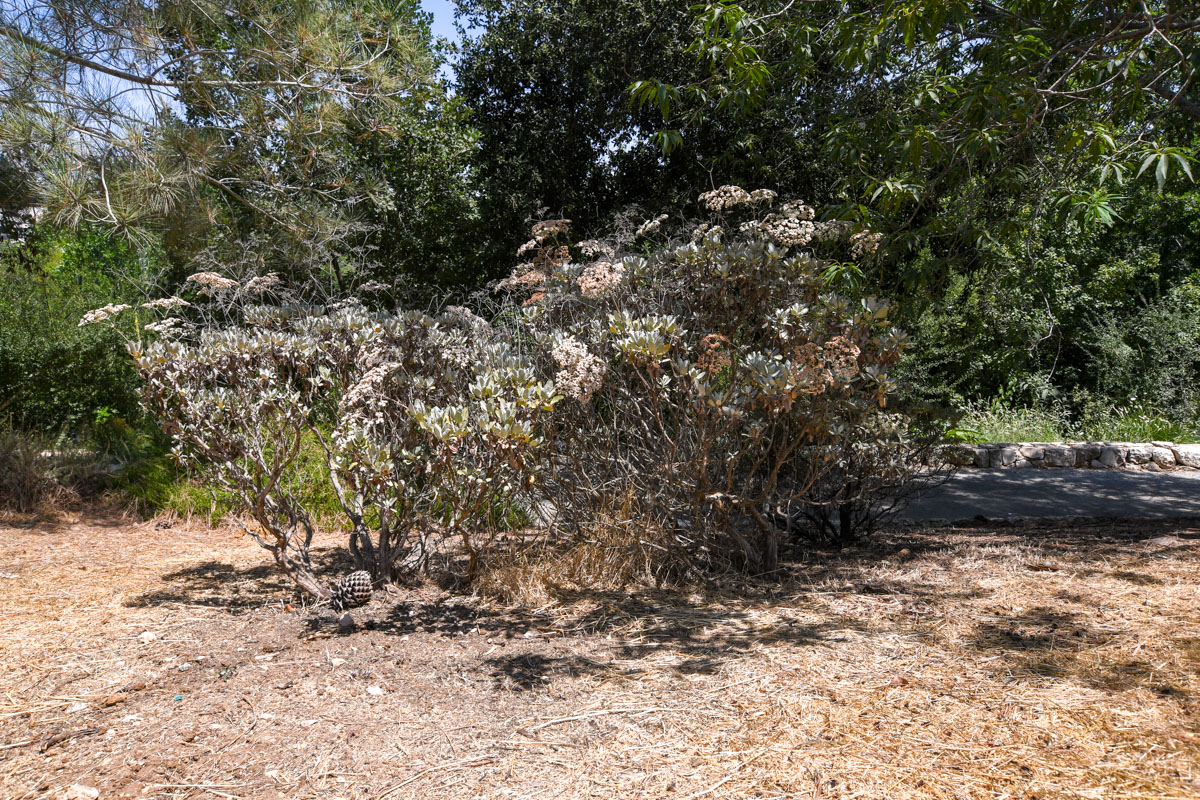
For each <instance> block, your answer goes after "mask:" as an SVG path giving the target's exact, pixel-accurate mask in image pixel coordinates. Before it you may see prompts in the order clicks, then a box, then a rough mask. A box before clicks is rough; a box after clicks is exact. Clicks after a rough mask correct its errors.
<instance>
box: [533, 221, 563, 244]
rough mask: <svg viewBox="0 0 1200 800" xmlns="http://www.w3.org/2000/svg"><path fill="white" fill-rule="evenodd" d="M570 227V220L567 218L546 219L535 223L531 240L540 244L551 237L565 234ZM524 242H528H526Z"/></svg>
mask: <svg viewBox="0 0 1200 800" xmlns="http://www.w3.org/2000/svg"><path fill="white" fill-rule="evenodd" d="M570 229H571V220H569V219H547V220H542V221H541V222H538V223H535V224H534V226H533V230H532V231H531V232H532V234H533V241H534V242H536V243H537V244H542V243H543V242H545V241H546V240H547V239H550V238H552V237H555V236H560V235H564V236H565V235H566V233H567V232H568V231H569V230H570ZM526 244H529V243H528V242H526ZM531 249H532V248H531Z"/></svg>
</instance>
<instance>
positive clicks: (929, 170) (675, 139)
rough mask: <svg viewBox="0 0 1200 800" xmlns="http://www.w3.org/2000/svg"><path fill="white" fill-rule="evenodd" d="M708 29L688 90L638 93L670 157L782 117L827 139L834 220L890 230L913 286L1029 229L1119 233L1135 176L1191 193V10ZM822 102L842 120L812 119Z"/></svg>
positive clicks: (1059, 10) (1199, 24)
mask: <svg viewBox="0 0 1200 800" xmlns="http://www.w3.org/2000/svg"><path fill="white" fill-rule="evenodd" d="M699 23H700V27H701V30H700V33H699V35H698V36H697V37H696V39H695V40H694V42H693V43H692V51H693V53H694V54H695V55H696V57H697V63H696V69H695V70H694V71H693V73H692V75H691V78H690V79H689V80H686V81H679V82H670V81H664V80H661V79H657V78H658V76H655V75H653V74H650V75H647V76H646V78H651V79H645V80H641V81H639V82H636V83H635V84H634V85H633V87H632V92H633V95H634V97H635V98H636V99H637V100H638V101H639V102H640V103H641V104H643V105H646V106H651V107H655V108H658V109H659V110H660V111H661V112H662V113H663V115H664V117H665V118H666V119H667V120H668V123H667V127H665V128H664V129H663V130H661V131H660V132H659V141H660V143H661V144H662V145H663V147H664V149H666V150H670V149H671V148H672V147H675V146H678V144H679V143H680V142H684V141H686V140H687V137H688V136H689V135H690V131H691V130H692V129H693V128H694V127H696V126H698V125H702V124H703V123H704V122H705V121H706V120H708V119H710V118H712V117H713V116H727V115H731V116H734V117H739V118H748V117H749V118H753V117H754V116H755V115H757V114H759V113H762V110H763V109H764V108H777V107H778V106H779V105H780V104H783V105H785V106H789V105H790V107H791V114H792V116H793V117H794V118H795V119H796V120H797V121H798V126H799V127H804V126H807V125H817V126H818V127H819V130H818V131H817V133H818V134H819V136H820V137H821V140H822V150H821V154H822V157H823V158H825V159H827V160H828V162H829V163H830V165H831V166H832V167H834V168H835V169H836V173H837V186H836V190H837V192H838V193H839V194H840V196H841V203H840V207H839V208H837V209H835V210H834V213H836V214H838V215H840V216H843V217H855V218H858V219H860V220H861V221H863V222H865V223H869V224H871V225H872V226H873V227H877V228H878V229H880V230H883V231H886V232H887V233H888V234H889V237H890V241H889V247H888V251H889V252H890V253H891V257H892V259H893V261H895V262H899V263H903V264H904V265H905V266H906V270H905V273H904V275H903V276H901V277H902V278H903V279H904V280H906V281H909V282H912V283H923V282H926V281H928V280H929V279H931V278H935V279H936V278H938V277H941V276H944V274H945V273H944V267H945V266H946V264H947V263H949V262H951V261H954V260H967V261H969V260H972V259H977V258H979V257H981V256H986V255H987V254H988V252H989V251H990V250H992V249H994V248H996V247H997V246H998V243H999V241H1000V240H1001V239H1002V238H1003V237H1005V236H1008V235H1013V234H1017V235H1019V234H1020V233H1021V228H1020V224H1019V222H1018V221H1019V220H1021V219H1023V218H1027V212H1032V213H1034V214H1035V215H1039V216H1047V217H1048V216H1056V217H1058V218H1060V219H1062V218H1068V217H1073V218H1076V219H1080V220H1083V221H1085V222H1089V223H1100V224H1109V223H1111V222H1112V221H1113V216H1114V213H1115V210H1114V208H1115V203H1116V201H1117V199H1118V198H1119V196H1120V194H1121V193H1122V192H1123V191H1124V189H1123V188H1122V187H1123V186H1124V185H1125V184H1127V183H1128V182H1129V181H1130V180H1131V179H1133V178H1134V177H1136V176H1138V175H1139V174H1141V175H1143V176H1153V177H1154V179H1155V182H1156V185H1157V188H1158V189H1160V190H1161V189H1162V188H1164V187H1165V185H1166V184H1167V182H1168V181H1169V180H1171V179H1172V178H1173V176H1175V175H1184V176H1185V177H1186V178H1190V177H1191V157H1192V145H1193V141H1194V131H1195V128H1194V126H1195V123H1196V121H1198V120H1200V95H1198V94H1197V93H1198V91H1200V90H1198V89H1197V87H1196V85H1195V83H1196V82H1195V77H1196V67H1197V64H1200V49H1198V47H1197V44H1198V41H1200V40H1198V31H1200V8H1198V7H1197V6H1196V5H1195V4H1168V3H1161V2H1160V3H1142V2H1128V1H1127V0H1126V1H1124V2H1122V1H1120V0H1118V1H1117V2H1095V0H1037V1H1036V2H1035V1H1034V0H1011V2H983V3H977V2H967V1H966V0H954V2H944V0H868V1H867V2H852V3H841V2H836V3H835V2H820V1H818V2H805V3H789V4H787V5H786V6H784V7H783V8H778V7H777V5H775V4H769V3H761V2H757V1H756V0H736V1H735V0H720V2H717V3H712V4H709V5H707V6H706V7H705V8H704V9H703V10H702V11H701V12H700V15H699ZM814 92H815V93H818V94H821V95H824V96H826V97H829V98H836V99H837V106H838V107H837V110H836V111H835V112H834V113H832V114H831V115H829V116H822V115H820V114H817V115H815V116H814V115H813V114H811V113H809V112H810V108H811V99H812V96H813V94H814ZM822 107H828V105H827V104H824V105H823V106H822ZM923 251H928V252H929V253H931V254H932V255H933V256H934V257H933V258H921V259H916V258H915V256H916V255H917V254H918V253H922V252H923ZM914 265H922V266H924V267H925V271H920V270H915V269H913V267H914Z"/></svg>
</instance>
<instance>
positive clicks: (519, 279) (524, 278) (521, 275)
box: [496, 264, 546, 291]
mask: <svg viewBox="0 0 1200 800" xmlns="http://www.w3.org/2000/svg"><path fill="white" fill-rule="evenodd" d="M545 282H546V273H544V272H542V271H541V270H540V269H534V268H533V264H518V265H517V268H516V269H514V270H513V273H512V275H509V276H508V277H507V278H505V279H504V280H502V281H500V282H499V283H497V284H496V291H499V290H501V289H524V288H529V287H531V286H541V285H542V284H543V283H545Z"/></svg>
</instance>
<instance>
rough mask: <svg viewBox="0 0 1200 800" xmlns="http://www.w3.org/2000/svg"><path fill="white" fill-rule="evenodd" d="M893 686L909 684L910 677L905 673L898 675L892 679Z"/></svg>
mask: <svg viewBox="0 0 1200 800" xmlns="http://www.w3.org/2000/svg"><path fill="white" fill-rule="evenodd" d="M891 685H892V686H908V678H906V677H904V676H903V675H897V676H896V677H894V678H892V680H891Z"/></svg>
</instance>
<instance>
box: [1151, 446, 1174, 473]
mask: <svg viewBox="0 0 1200 800" xmlns="http://www.w3.org/2000/svg"><path fill="white" fill-rule="evenodd" d="M1150 460H1151V461H1153V462H1154V463H1155V464H1157V465H1158V466H1160V467H1164V468H1169V467H1174V466H1175V451H1173V450H1172V449H1171V448H1169V447H1159V446H1158V445H1155V446H1153V447H1151V448H1150Z"/></svg>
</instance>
